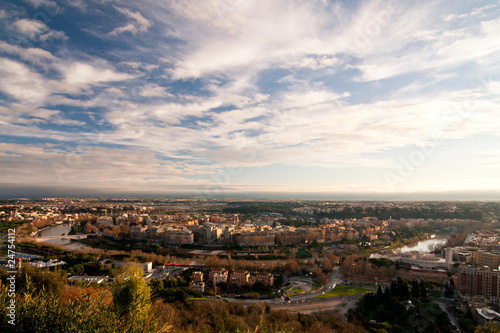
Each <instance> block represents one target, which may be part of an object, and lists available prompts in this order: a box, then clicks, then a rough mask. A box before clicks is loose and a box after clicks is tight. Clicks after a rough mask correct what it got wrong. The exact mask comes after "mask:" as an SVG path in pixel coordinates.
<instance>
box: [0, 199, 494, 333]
mask: <svg viewBox="0 0 500 333" xmlns="http://www.w3.org/2000/svg"><path fill="white" fill-rule="evenodd" d="M499 216H500V203H499V202H472V201H460V202H445V201H439V202H416V201H412V202H375V201H364V202H362V201H355V202H348V201H301V200H294V201H291V200H288V201H287V200H276V201H265V200H251V199H242V198H236V199H234V198H232V199H230V198H228V199H220V198H219V199H207V198H184V199H179V198H39V199H11V200H3V201H0V232H1V234H2V249H1V251H2V259H1V263H2V266H3V268H1V269H0V275H1V281H2V282H1V285H0V287H1V290H0V294H2V296H1V297H0V302H4V303H5V304H2V307H1V309H0V316H1V317H2V324H1V325H2V326H1V327H0V330H1V331H2V332H9V331H10V330H12V329H13V328H12V327H13V326H12V325H8V324H7V322H8V321H9V320H10V319H9V317H8V315H9V312H8V309H7V307H8V304H7V294H8V293H9V292H10V291H11V289H9V288H10V287H9V286H10V285H11V284H12V281H14V280H9V278H10V276H11V275H10V273H11V272H13V271H15V293H16V297H15V299H16V319H15V320H16V327H15V328H16V329H17V330H20V331H30V330H31V331H43V330H45V329H46V331H58V332H59V331H60V332H63V331H71V330H75V329H76V330H77V331H79V332H87V331H88V332H95V331H102V332H115V331H123V328H125V330H126V331H130V332H139V331H140V332H249V331H250V332H310V331H317V332H379V333H383V332H443V333H444V332H455V331H457V332H498V331H500V328H499V325H500V309H499V299H500V270H499V266H500V223H499V221H498V217H499ZM13 230H15V236H14V235H13V233H12V231H13ZM11 249H15V251H11ZM13 260H15V265H13ZM90 313H92V316H89V315H88V314H90ZM54 327H55V329H54Z"/></svg>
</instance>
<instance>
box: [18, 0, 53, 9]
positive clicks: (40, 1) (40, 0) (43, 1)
mask: <svg viewBox="0 0 500 333" xmlns="http://www.w3.org/2000/svg"><path fill="white" fill-rule="evenodd" d="M24 1H26V2H29V3H30V4H31V5H32V6H33V7H35V8H40V7H44V6H46V7H57V3H56V2H55V1H52V0H24Z"/></svg>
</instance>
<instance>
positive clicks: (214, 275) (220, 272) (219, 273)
mask: <svg viewBox="0 0 500 333" xmlns="http://www.w3.org/2000/svg"><path fill="white" fill-rule="evenodd" d="M228 275H229V274H228V272H227V270H225V269H223V268H221V269H212V270H211V271H210V273H209V275H208V279H209V280H210V281H212V283H213V285H214V286H216V285H217V284H218V283H221V282H226V283H227V278H228Z"/></svg>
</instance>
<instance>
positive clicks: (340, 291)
mask: <svg viewBox="0 0 500 333" xmlns="http://www.w3.org/2000/svg"><path fill="white" fill-rule="evenodd" d="M371 292H373V290H370V289H366V288H360V287H353V286H346V285H343V284H339V285H337V286H336V287H335V288H334V289H333V290H331V291H329V292H327V293H325V294H324V295H319V296H316V297H313V298H325V297H337V296H349V295H356V294H366V293H371Z"/></svg>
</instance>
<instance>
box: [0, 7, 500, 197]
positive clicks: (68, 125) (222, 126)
mask: <svg viewBox="0 0 500 333" xmlns="http://www.w3.org/2000/svg"><path fill="white" fill-rule="evenodd" d="M499 31H500V6H499V5H497V4H495V3H492V2H490V1H467V2H456V1H432V2H429V1H410V2H403V1H395V2H386V1H345V2H342V1H328V0H317V1H310V0H307V1H306V0H304V1H299V0H296V1H281V0H276V1H249V0H227V1H222V0H221V1H215V0H204V1H201V0H200V1H186V0H178V1H175V0H172V1H112V0H109V1H104V0H99V1H93V0H89V1H83V0H80V1H78V0H77V1H63V0H23V1H3V2H2V3H1V4H0V165H1V170H2V172H1V173H0V183H1V184H2V188H3V191H2V192H3V195H9V193H13V195H14V193H15V194H18V193H29V192H30V189H31V190H32V191H33V193H35V192H36V193H40V191H41V192H43V191H44V189H45V191H46V193H47V195H50V194H51V193H57V192H58V191H59V192H60V193H70V192H71V191H73V192H74V193H77V192H78V193H87V194H93V193H94V194H98V193H116V194H119V193H137V194H169V193H192V194H199V195H218V194H224V193H239V194H242V195H244V194H245V193H256V192H261V193H262V192H272V193H274V192H276V193H285V194H286V193H290V194H291V193H295V194H297V193H313V192H320V193H337V194H338V193H341V194H342V193H343V194H346V195H356V194H363V193H372V194H377V195H382V196H383V195H387V196H388V197H393V196H394V195H396V194H398V193H406V194H408V193H434V194H439V193H441V194H442V193H445V194H446V193H451V192H457V193H490V194H491V193H493V194H491V196H490V197H491V198H493V199H494V198H497V199H498V193H499V192H498V191H499V190H500V172H499V171H500V148H498V147H500V138H499V133H500V131H499V129H500V114H499V110H500V108H499V106H500V98H499V97H500V96H499V94H500V61H499V59H500V39H499V38H498V32H499ZM35 190H36V191H35Z"/></svg>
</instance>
